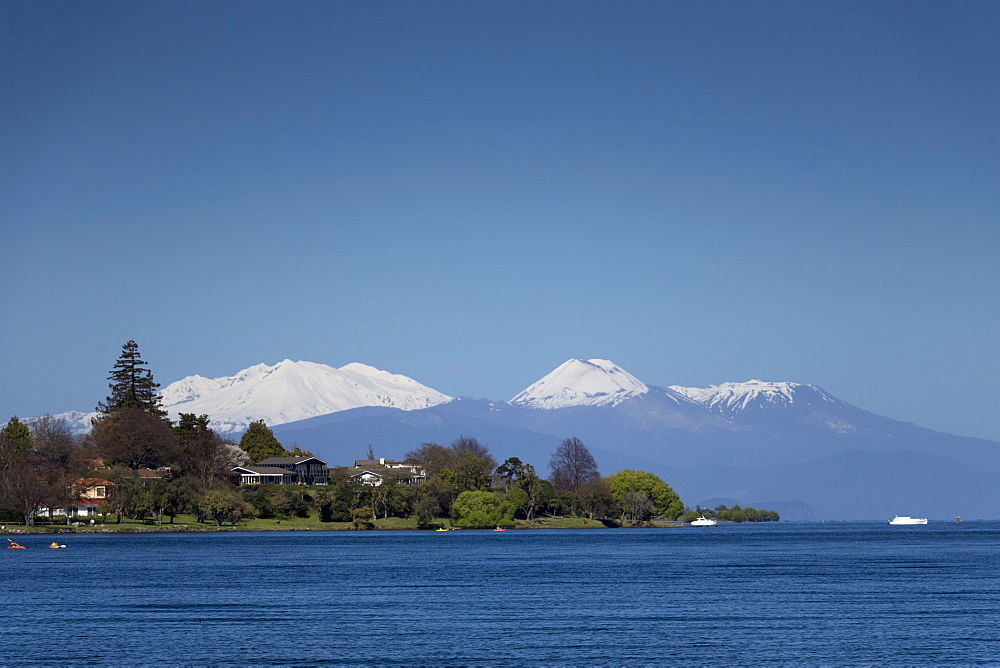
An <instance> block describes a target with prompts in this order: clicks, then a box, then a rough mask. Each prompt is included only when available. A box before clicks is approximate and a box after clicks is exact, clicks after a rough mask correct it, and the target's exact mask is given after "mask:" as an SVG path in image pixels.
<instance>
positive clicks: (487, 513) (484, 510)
mask: <svg viewBox="0 0 1000 668" xmlns="http://www.w3.org/2000/svg"><path fill="white" fill-rule="evenodd" d="M451 516H452V519H453V520H454V523H455V526H460V527H474V528H486V527H491V526H499V525H501V524H513V523H514V509H513V507H512V505H511V504H509V503H506V502H505V501H503V500H502V499H500V497H499V496H497V495H496V494H494V493H493V492H487V491H468V492H462V493H461V494H459V495H458V498H456V499H455V503H454V504H452V506H451Z"/></svg>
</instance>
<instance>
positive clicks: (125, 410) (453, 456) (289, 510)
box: [0, 341, 779, 532]
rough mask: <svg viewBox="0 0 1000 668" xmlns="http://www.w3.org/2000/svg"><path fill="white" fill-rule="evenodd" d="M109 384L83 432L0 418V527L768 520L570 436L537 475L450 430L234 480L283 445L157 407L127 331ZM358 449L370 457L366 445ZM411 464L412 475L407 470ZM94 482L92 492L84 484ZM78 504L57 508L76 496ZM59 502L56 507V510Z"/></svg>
mask: <svg viewBox="0 0 1000 668" xmlns="http://www.w3.org/2000/svg"><path fill="white" fill-rule="evenodd" d="M108 379H109V381H111V382H110V384H109V387H110V390H111V392H110V394H109V396H108V397H107V398H106V399H105V400H104V401H103V402H100V403H99V404H98V406H97V411H98V415H97V417H96V418H95V419H94V421H93V425H92V428H91V429H90V431H89V432H87V433H86V434H83V435H80V434H74V433H73V431H72V429H71V428H70V427H69V425H68V424H67V423H66V422H64V421H62V420H60V419H57V418H53V417H51V416H44V417H41V418H37V419H34V420H30V421H26V422H22V421H21V420H19V419H18V418H17V417H12V418H11V419H10V420H9V421H8V422H7V424H6V426H5V427H3V428H2V429H0V526H4V527H5V528H4V529H2V530H3V531H46V532H51V531H63V532H65V531H150V530H153V531H157V530H160V531H162V530H180V531H192V530H221V529H226V530H232V529H234V528H239V529H241V530H285V529H293V528H297V529H305V530H319V529H358V530H369V529H376V528H379V529H393V528H407V529H413V528H427V529H433V528H492V527H497V526H500V527H511V528H514V527H516V528H558V527H588V528H590V527H641V526H662V525H664V524H665V523H667V524H676V523H679V522H688V521H691V520H693V519H695V518H696V517H698V516H701V515H704V516H706V517H710V518H715V519H718V520H720V521H732V522H746V521H750V522H757V521H776V520H778V519H779V517H778V514H777V513H775V512H774V511H768V510H758V509H754V508H740V507H739V506H734V507H732V508H727V507H725V506H719V507H717V508H715V509H702V508H695V509H689V508H686V507H685V505H684V504H683V503H682V501H681V499H680V498H679V496H678V495H677V494H676V493H675V492H674V491H673V489H672V488H671V487H670V486H669V485H668V484H667V483H666V482H664V481H663V480H661V479H660V478H659V477H658V476H656V475H654V474H652V473H649V472H645V471H633V470H623V471H618V472H616V473H613V474H610V475H606V476H602V475H601V474H600V472H599V471H598V467H597V465H596V462H595V460H594V458H593V456H592V455H591V453H590V452H589V450H588V449H587V447H586V445H585V444H584V443H583V442H582V441H581V440H580V439H578V438H576V437H568V438H566V439H564V440H563V441H562V443H560V445H559V446H558V447H557V448H556V450H555V452H554V453H553V455H552V457H551V459H550V461H549V462H548V467H547V468H548V475H547V476H545V475H543V474H542V473H540V472H539V471H538V470H537V469H536V467H535V466H534V465H533V464H531V463H527V462H522V461H521V460H520V459H518V458H516V457H510V458H507V459H506V460H504V461H503V462H502V463H499V464H498V463H497V460H496V459H495V458H494V456H493V455H492V453H491V452H490V450H489V448H488V446H487V445H486V444H483V443H480V442H479V441H478V440H477V439H476V438H475V437H472V436H465V435H460V436H458V437H457V438H455V440H454V441H452V442H451V443H450V444H448V445H442V444H437V443H423V444H420V445H419V446H418V447H416V448H415V449H414V450H412V451H410V452H408V453H407V454H406V457H407V463H408V464H410V466H411V470H410V471H406V472H404V471H400V470H394V469H385V470H381V471H379V482H378V484H363V483H359V482H358V480H357V477H356V476H352V473H354V471H353V470H352V469H350V468H348V467H334V468H330V469H329V474H328V480H327V484H325V485H301V484H299V485H284V484H252V485H240V484H238V483H239V479H238V477H234V474H233V470H234V469H235V468H237V467H241V466H243V467H245V466H252V465H254V464H256V463H258V462H261V461H264V460H266V459H268V458H273V457H283V456H298V457H306V456H311V453H308V452H305V451H303V450H301V449H299V448H298V447H297V446H294V445H293V447H292V448H291V449H290V450H286V448H285V447H284V446H283V445H282V444H281V443H280V442H279V441H278V440H277V439H276V438H275V436H274V434H273V432H272V431H271V430H270V429H269V428H268V427H267V425H266V424H264V422H263V421H257V422H255V423H253V424H251V426H250V428H249V429H248V430H247V431H246V433H245V434H243V436H242V437H241V439H240V441H239V443H234V442H232V441H230V440H228V439H226V438H223V437H222V436H221V435H219V434H218V433H216V432H215V431H214V430H212V429H211V428H210V426H209V423H210V419H209V417H208V416H207V415H195V414H188V413H181V414H180V416H179V419H178V420H177V421H176V422H173V421H172V420H170V419H169V418H168V417H167V414H166V411H164V410H163V408H162V404H161V397H160V395H159V394H158V392H157V390H158V388H159V385H158V384H157V383H156V382H155V381H154V379H153V374H152V372H151V371H150V370H149V369H148V365H147V363H146V362H145V361H144V360H143V359H142V357H141V355H140V353H139V349H138V345H137V344H136V343H135V341H129V342H127V343H126V344H124V345H123V346H122V352H121V355H120V356H119V358H118V359H117V360H116V362H115V364H114V366H113V368H112V370H111V372H110V375H109V378H108ZM367 454H368V460H367V461H372V460H374V452H373V447H372V446H371V445H369V446H368V452H367ZM414 472H416V473H418V475H414ZM94 490H98V492H96V493H95V492H94ZM85 495H86V496H88V497H93V498H90V500H89V501H88V504H89V505H88V506H87V509H88V514H87V515H84V516H81V515H79V514H76V515H74V514H73V513H72V511H70V510H65V509H70V508H73V507H79V503H80V500H81V498H82V496H85ZM60 510H63V513H62V514H60V512H59V511H60Z"/></svg>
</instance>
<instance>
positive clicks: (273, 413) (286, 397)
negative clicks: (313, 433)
mask: <svg viewBox="0 0 1000 668" xmlns="http://www.w3.org/2000/svg"><path fill="white" fill-rule="evenodd" d="M162 394H163V407H164V409H166V411H167V412H168V413H169V415H170V417H171V418H173V419H176V418H177V416H178V415H179V414H180V413H194V414H196V415H202V414H205V415H208V416H209V418H210V419H211V421H212V427H213V428H214V429H216V430H218V431H220V432H227V433H232V432H239V431H243V430H245V429H246V428H247V427H248V426H249V425H250V423H251V422H253V421H255V420H264V422H265V423H266V424H267V425H268V426H273V425H279V424H284V423H286V422H295V421H297V420H305V419H308V418H311V417H315V416H317V415H326V414H328V413H335V412H337V411H344V410H349V409H352V408H361V407H363V406H386V407H390V408H399V409H401V410H404V411H410V410H416V409H421V408H428V407H430V406H435V405H437V404H441V403H444V402H447V401H451V397H449V396H447V395H445V394H442V393H440V392H438V391H437V390H433V389H431V388H429V387H427V386H425V385H421V384H420V383H418V382H417V381H415V380H413V379H412V378H407V377H406V376H401V375H397V374H392V373H389V372H388V371H382V370H380V369H376V368H375V367H371V366H367V365H365V364H358V363H352V364H348V365H346V366H343V367H340V368H339V369H337V368H334V367H331V366H327V365H325V364H317V363H314V362H293V361H291V360H284V361H282V362H278V363H277V364H275V365H274V366H268V365H266V364H257V365H256V366H252V367H250V368H248V369H244V370H243V371H240V372H239V373H237V374H236V375H234V376H227V377H223V378H204V377H202V376H197V375H196V376H189V377H187V378H184V379H182V380H179V381H177V382H175V383H171V384H170V385H167V386H166V387H165V388H164V389H163V392H162Z"/></svg>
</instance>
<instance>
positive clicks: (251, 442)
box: [240, 420, 285, 464]
mask: <svg viewBox="0 0 1000 668" xmlns="http://www.w3.org/2000/svg"><path fill="white" fill-rule="evenodd" d="M240 447H241V448H243V449H244V450H245V451H246V453H247V454H248V455H250V463H251V464H256V463H257V462H259V461H262V460H264V459H267V458H268V457H281V456H282V455H284V454H285V448H283V447H282V445H281V443H280V442H279V441H278V439H277V438H275V437H274V432H273V431H271V430H270V429H269V428H268V426H267V425H266V424H264V421H263V420H257V421H256V422H251V423H250V426H249V427H248V428H247V430H246V433H245V434H243V437H242V438H241V439H240Z"/></svg>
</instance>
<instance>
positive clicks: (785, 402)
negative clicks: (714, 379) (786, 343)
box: [669, 380, 845, 420]
mask: <svg viewBox="0 0 1000 668" xmlns="http://www.w3.org/2000/svg"><path fill="white" fill-rule="evenodd" d="M669 389H671V390H673V391H675V392H677V393H678V394H682V395H684V396H685V397H688V398H689V399H691V400H693V401H696V402H698V403H699V404H701V405H702V406H704V407H705V408H707V409H708V410H710V411H712V412H713V413H715V414H716V415H720V416H722V417H724V418H726V419H727V420H732V419H735V418H738V417H739V416H741V415H744V414H747V413H752V412H762V413H767V412H772V413H774V412H780V411H785V410H788V409H789V408H791V407H792V406H794V405H795V403H796V401H798V402H799V404H800V405H801V404H809V405H811V406H812V405H816V404H818V403H819V404H822V403H823V402H827V403H830V404H835V405H838V406H842V405H845V404H844V402H842V401H840V400H839V399H835V398H833V397H832V396H830V395H829V394H827V393H826V392H824V391H823V390H821V389H820V388H818V387H816V386H815V385H801V384H799V383H775V382H766V381H762V380H748V381H746V382H745V383H722V384H721V385H710V386H708V387H705V388H700V387H681V386H679V385H670V386H669Z"/></svg>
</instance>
